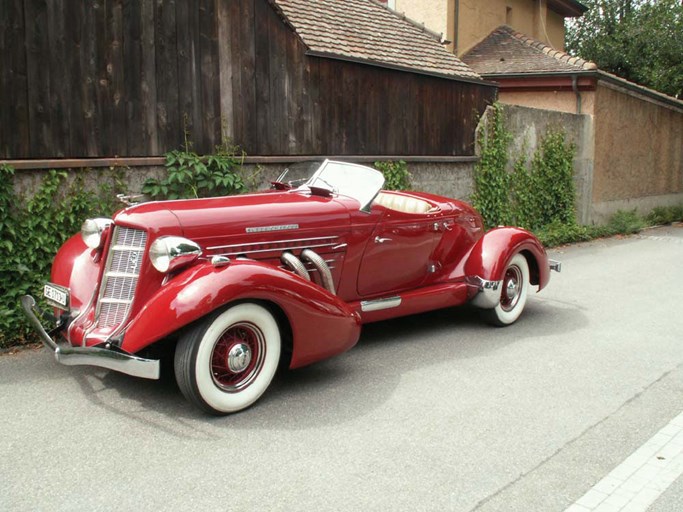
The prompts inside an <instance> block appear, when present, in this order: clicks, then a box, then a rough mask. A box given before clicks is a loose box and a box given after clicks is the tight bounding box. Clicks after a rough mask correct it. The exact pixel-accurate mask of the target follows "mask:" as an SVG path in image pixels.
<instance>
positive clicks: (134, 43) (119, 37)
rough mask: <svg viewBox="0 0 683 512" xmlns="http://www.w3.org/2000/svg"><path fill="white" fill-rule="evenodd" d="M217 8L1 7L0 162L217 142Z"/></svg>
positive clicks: (41, 3) (176, 3)
mask: <svg viewBox="0 0 683 512" xmlns="http://www.w3.org/2000/svg"><path fill="white" fill-rule="evenodd" d="M216 4H217V2H216V0H199V1H192V0H155V1H147V0H145V1H143V2H133V1H126V0H88V1H87V2H84V1H82V0H65V1H63V2H53V1H47V0H0V55H1V56H0V59H2V60H0V158H55V157H97V156H147V155H158V154H160V153H163V152H164V151H167V150H169V149H173V148H176V147H178V146H180V145H181V144H182V143H183V140H184V131H185V130H187V131H188V132H189V133H190V134H191V137H192V140H193V141H194V143H195V147H196V149H198V150H201V151H207V152H208V151H211V150H212V149H213V147H214V145H215V144H218V143H219V142H220V140H221V116H220V86H219V76H218V34H217V23H216Z"/></svg>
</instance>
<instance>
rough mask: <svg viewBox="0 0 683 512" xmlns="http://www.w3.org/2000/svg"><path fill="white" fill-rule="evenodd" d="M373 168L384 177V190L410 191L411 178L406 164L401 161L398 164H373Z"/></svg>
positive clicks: (389, 162)
mask: <svg viewBox="0 0 683 512" xmlns="http://www.w3.org/2000/svg"><path fill="white" fill-rule="evenodd" d="M375 168H376V169H377V170H378V171H382V174H383V175H384V179H385V180H386V181H385V182H384V188H385V189H386V190H410V187H411V182H410V180H411V178H412V176H411V175H410V172H408V164H406V163H405V162H404V161H403V160H399V161H398V162H391V161H388V162H375Z"/></svg>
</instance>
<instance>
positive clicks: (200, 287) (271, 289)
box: [121, 261, 360, 368]
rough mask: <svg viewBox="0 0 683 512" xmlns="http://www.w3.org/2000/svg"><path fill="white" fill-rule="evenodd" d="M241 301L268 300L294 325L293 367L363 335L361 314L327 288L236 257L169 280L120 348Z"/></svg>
mask: <svg viewBox="0 0 683 512" xmlns="http://www.w3.org/2000/svg"><path fill="white" fill-rule="evenodd" d="M240 300H261V301H268V302H270V303H273V304H275V305H277V306H278V307H279V308H280V309H281V310H282V311H283V312H284V314H285V315H286V316H287V319H288V321H289V324H290V327H291V330H292V338H293V340H292V341H293V347H292V349H293V351H292V361H291V364H290V367H291V368H297V367H300V366H304V365H307V364H310V363H313V362H315V361H319V360H321V359H325V358H327V357H331V356H333V355H336V354H339V353H341V352H344V351H345V350H348V349H349V348H351V347H352V346H354V345H355V344H356V342H357V341H358V337H359V335H360V317H359V315H358V313H356V312H355V311H353V310H352V309H351V308H349V306H348V305H347V304H346V303H345V302H343V301H342V300H341V299H339V298H338V297H336V296H335V295H332V294H331V293H329V292H328V291H327V290H324V289H323V288H321V287H319V286H318V285H316V284H314V283H311V282H309V281H305V280H303V279H301V278H300V277H298V276H295V275H294V274H292V273H290V272H287V271H285V270H282V269H280V268H276V267H273V266H271V265H266V264H263V263H259V262H255V261H234V262H231V263H230V264H229V265H228V266H223V267H216V266H214V265H212V264H210V263H202V264H200V265H197V266H194V267H191V268H190V269H188V270H186V271H184V272H183V273H181V274H180V275H178V276H176V277H174V278H173V279H171V280H170V281H169V282H168V283H166V284H165V285H164V286H162V288H160V289H159V290H158V291H157V293H155V294H154V295H153V296H152V297H151V298H150V299H149V300H148V301H147V303H146V304H145V305H144V307H143V308H142V309H141V310H140V312H139V313H138V314H137V315H136V317H135V318H133V319H132V321H131V322H130V323H129V325H128V327H127V328H126V332H125V335H124V338H123V343H122V346H121V348H123V349H124V350H126V351H128V352H131V353H135V352H137V351H139V350H141V349H143V348H145V347H146V346H148V345H150V344H151V343H154V342H155V341H157V340H160V339H162V338H164V337H166V336H168V335H170V334H172V333H174V332H175V331H177V330H178V329H181V328H182V327H185V326H186V325H188V324H190V323H192V322H194V321H196V320H198V319H200V318H202V317H203V316H205V315H207V314H209V313H211V312H212V311H214V310H216V309H217V308H220V307H222V306H224V305H226V304H229V303H231V302H234V301H240Z"/></svg>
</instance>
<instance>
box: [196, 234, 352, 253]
mask: <svg viewBox="0 0 683 512" xmlns="http://www.w3.org/2000/svg"><path fill="white" fill-rule="evenodd" d="M336 238H339V237H338V236H316V237H312V238H291V239H288V240H273V241H272V242H257V243H254V242H247V243H244V244H232V245H214V246H212V247H207V248H206V250H207V251H213V250H214V249H237V248H238V247H249V246H250V245H265V244H268V245H274V244H291V243H296V242H314V241H316V240H334V239H336Z"/></svg>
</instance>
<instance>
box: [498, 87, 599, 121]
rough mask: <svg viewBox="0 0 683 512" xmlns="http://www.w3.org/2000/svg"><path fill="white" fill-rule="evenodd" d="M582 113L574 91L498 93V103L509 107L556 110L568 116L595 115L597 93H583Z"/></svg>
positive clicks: (502, 91) (501, 91)
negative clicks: (578, 109) (579, 110)
mask: <svg viewBox="0 0 683 512" xmlns="http://www.w3.org/2000/svg"><path fill="white" fill-rule="evenodd" d="M580 94H581V107H580V108H581V112H577V107H578V105H577V100H576V93H574V92H573V91H534V92H532V93H529V92H523V91H514V92H509V91H505V90H500V89H499V91H498V101H500V102H501V103H505V104H508V105H519V106H522V107H530V108H537V109H544V110H555V111H557V112H565V113H567V114H577V113H580V114H591V115H592V114H593V111H594V105H595V92H594V91H584V92H581V93H580Z"/></svg>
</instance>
